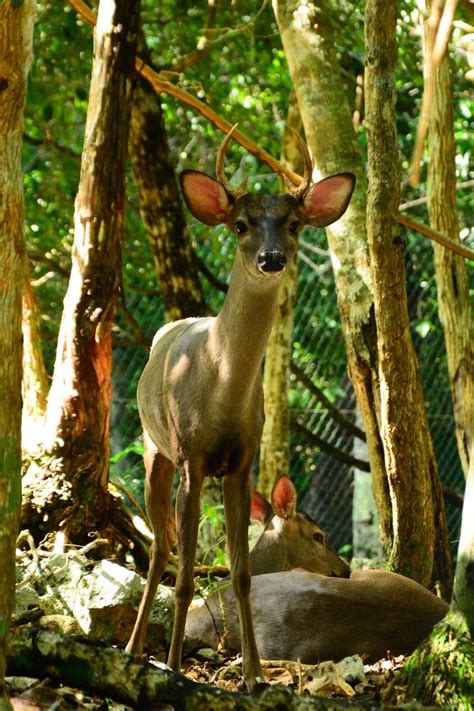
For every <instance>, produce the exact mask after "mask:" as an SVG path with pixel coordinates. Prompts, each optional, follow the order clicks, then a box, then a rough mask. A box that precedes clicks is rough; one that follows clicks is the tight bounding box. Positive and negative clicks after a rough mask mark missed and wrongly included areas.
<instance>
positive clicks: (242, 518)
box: [223, 466, 263, 691]
mask: <svg viewBox="0 0 474 711" xmlns="http://www.w3.org/2000/svg"><path fill="white" fill-rule="evenodd" d="M223 491H224V509H225V521H226V530H227V546H228V549H229V557H230V575H231V580H232V587H233V588H234V593H235V596H236V598H237V603H238V610H239V620H240V638H241V640H242V667H243V675H244V679H245V683H246V684H247V687H248V689H249V691H251V690H252V689H253V687H254V686H255V683H256V681H257V679H260V680H263V675H262V668H261V666H260V658H259V654H258V649H257V644H256V642H255V633H254V629H253V622H252V611H251V607H250V581H251V567H250V556H249V541H248V527H249V521H250V499H251V487H250V466H249V467H246V468H245V469H244V470H241V471H239V472H234V473H232V474H228V475H227V476H226V477H224V483H223Z"/></svg>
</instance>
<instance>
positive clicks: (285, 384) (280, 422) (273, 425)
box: [258, 92, 303, 498]
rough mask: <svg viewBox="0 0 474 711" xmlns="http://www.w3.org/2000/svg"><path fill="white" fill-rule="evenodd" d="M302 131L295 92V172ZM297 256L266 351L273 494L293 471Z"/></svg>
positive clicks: (291, 124) (266, 460)
mask: <svg viewBox="0 0 474 711" xmlns="http://www.w3.org/2000/svg"><path fill="white" fill-rule="evenodd" d="M289 129H293V131H296V132H297V133H299V134H301V133H302V132H303V124H302V122H301V117H300V114H299V110H298V105H297V103H296V97H295V95H294V92H292V95H291V97H290V103H289V108H288V116H287V120H286V130H285V135H284V137H283V145H282V162H283V163H286V164H288V165H289V167H290V168H291V169H292V170H294V171H295V172H296V173H302V172H303V167H302V162H303V161H302V156H301V151H300V149H299V146H298V142H297V140H296V138H295V136H294V134H293V133H292V132H291V131H290V130H289ZM297 274H298V270H297V262H296V258H295V260H294V262H293V263H292V264H291V265H290V267H289V268H288V270H287V271H286V273H285V275H284V278H283V282H282V285H281V287H280V292H279V295H278V308H277V312H276V315H275V320H274V322H273V327H272V331H271V334H270V338H269V340H268V346H267V350H266V354H265V369H264V373H263V392H264V402H265V425H264V428H263V435H262V440H261V444H260V465H259V474H258V488H259V489H260V491H261V492H262V493H263V494H264V495H265V496H267V497H268V498H269V497H270V494H271V491H272V489H273V486H274V484H275V482H276V480H277V479H278V478H279V477H280V476H282V475H286V476H289V474H290V438H291V429H290V415H289V407H288V388H289V381H290V362H291V352H292V336H293V306H294V302H295V296H296V279H297Z"/></svg>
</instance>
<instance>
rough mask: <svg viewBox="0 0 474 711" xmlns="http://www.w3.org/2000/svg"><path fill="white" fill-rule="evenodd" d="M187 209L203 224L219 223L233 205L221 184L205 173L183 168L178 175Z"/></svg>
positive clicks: (222, 221) (223, 220)
mask: <svg viewBox="0 0 474 711" xmlns="http://www.w3.org/2000/svg"><path fill="white" fill-rule="evenodd" d="M179 179H180V182H181V189H182V191H183V195H184V200H185V202H186V205H187V206H188V209H189V211H190V212H191V213H192V214H193V215H194V217H196V218H197V219H198V220H200V221H201V222H204V224H205V225H221V224H222V223H224V222H225V221H226V220H227V216H228V214H229V211H230V209H231V207H232V205H233V202H232V199H231V198H230V197H229V195H228V194H227V193H226V191H225V190H224V188H223V187H222V185H221V184H220V183H219V182H218V181H217V180H214V178H211V177H210V176H209V175H206V173H201V172H199V171H197V170H184V171H183V172H182V173H181V175H180V176H179Z"/></svg>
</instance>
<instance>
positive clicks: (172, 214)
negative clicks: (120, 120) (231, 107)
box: [130, 79, 207, 321]
mask: <svg viewBox="0 0 474 711" xmlns="http://www.w3.org/2000/svg"><path fill="white" fill-rule="evenodd" d="M130 153H131V157H132V165H133V174H134V178H135V183H136V186H137V190H138V197H139V201H140V213H141V215H142V218H143V223H144V225H145V229H146V233H147V237H148V242H149V245H150V250H151V254H152V257H153V262H154V265H155V270H156V275H157V279H158V284H159V288H160V292H161V298H162V300H163V305H164V308H165V313H166V317H167V320H169V321H173V320H175V319H180V318H187V317H188V316H204V315H205V314H206V311H207V309H206V304H205V301H204V296H203V293H202V290H201V285H200V283H199V277H198V269H197V263H196V260H195V257H194V253H193V250H192V248H191V245H190V241H189V237H188V235H187V234H186V224H185V220H184V214H183V208H182V206H181V201H180V197H179V191H178V186H177V183H176V175H175V170H174V166H173V165H172V163H171V161H170V156H169V150H168V144H167V139H166V131H165V125H164V120H163V112H162V110H161V106H160V97H159V95H158V94H157V93H156V92H155V91H153V89H151V87H150V86H149V84H148V83H147V82H145V81H144V80H141V79H140V80H139V81H138V85H137V87H136V91H135V96H134V101H133V111H132V121H131V130H130Z"/></svg>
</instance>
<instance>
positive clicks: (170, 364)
mask: <svg viewBox="0 0 474 711" xmlns="http://www.w3.org/2000/svg"><path fill="white" fill-rule="evenodd" d="M232 131H233V129H232V130H231V131H230V132H229V133H228V134H227V136H226V137H225V138H224V140H223V142H222V144H221V146H220V148H219V151H218V153H217V160H216V174H217V178H218V180H215V179H214V178H211V177H210V176H208V175H206V174H205V173H201V172H198V171H195V170H186V171H184V172H183V173H182V174H181V176H180V180H181V187H182V190H183V194H184V198H185V202H186V204H187V206H188V208H189V210H190V212H191V213H192V214H193V215H194V217H196V218H197V219H198V220H200V221H201V222H203V223H204V224H206V225H219V224H225V225H226V227H227V228H228V229H229V230H230V231H231V232H233V233H234V234H235V235H236V238H237V253H236V256H235V263H234V268H233V270H232V278H231V282H230V286H229V290H228V293H227V296H226V299H225V302H224V305H223V307H222V310H221V312H220V313H219V314H218V316H216V317H215V318H187V319H183V320H180V321H176V322H174V323H170V324H167V325H166V326H164V327H163V328H161V329H160V330H159V331H158V333H157V334H156V336H155V338H154V340H153V345H152V350H151V353H150V359H149V361H148V363H147V365H146V367H145V369H144V371H143V374H142V376H141V379H140V382H139V385H138V408H139V411H140V417H141V421H142V425H143V430H144V443H145V457H144V459H145V469H146V480H145V501H146V507H147V512H148V517H149V519H150V522H151V525H152V528H153V532H154V543H153V545H152V550H151V560H150V569H149V572H148V578H147V584H146V586H145V591H144V593H143V598H142V602H141V605H140V609H139V611H138V617H137V621H136V623H135V627H134V630H133V633H132V636H131V638H130V641H129V643H128V645H127V651H129V652H133V653H135V654H139V653H141V651H142V649H143V642H144V637H145V632H146V626H147V622H148V617H149V614H150V610H151V606H152V604H153V599H154V596H155V593H156V588H157V586H158V582H159V580H160V578H161V575H162V574H163V571H164V569H165V566H166V563H167V561H168V556H169V551H170V545H169V540H168V536H167V520H168V517H169V516H170V515H171V493H172V480H173V474H174V471H175V469H176V468H178V469H179V471H180V475H181V480H180V484H179V487H178V492H177V498H176V530H177V544H178V560H179V562H178V575H177V579H176V607H175V618H174V626H173V635H172V639H171V647H170V651H169V656H168V664H169V665H170V666H171V667H172V669H174V670H176V671H179V669H180V666H181V656H182V647H183V637H184V629H185V624H186V615H187V610H188V607H189V604H190V602H191V599H192V597H193V592H194V581H193V567H194V556H195V550H196V542H197V532H198V522H199V509H200V502H199V499H200V491H201V486H202V482H203V479H204V477H205V476H216V477H223V495H224V512H225V521H226V532H227V546H228V550H229V558H230V569H231V581H232V586H233V589H234V591H235V595H236V598H237V603H238V609H239V619H240V630H241V639H242V649H243V675H244V679H245V681H246V684H247V687H248V688H249V689H252V688H253V687H254V685H255V683H256V680H257V679H259V678H262V671H261V666H260V660H259V655H258V650H257V645H256V643H255V634H254V630H253V626H252V614H251V609H250V600H249V592H250V578H251V572H250V561H249V550H248V537H247V536H248V533H247V531H248V523H249V513H250V492H251V486H250V470H251V466H252V462H253V460H254V457H255V454H256V451H257V448H258V445H259V443H260V438H261V434H262V428H263V421H264V411H263V392H262V381H261V373H260V366H261V362H262V359H263V355H264V352H265V348H266V345H267V341H268V337H269V334H270V330H271V327H272V323H273V319H274V315H275V311H276V307H277V301H278V289H279V285H280V282H281V277H282V275H283V273H284V271H285V269H286V267H287V265H288V263H289V262H290V260H292V259H294V257H295V254H296V250H297V246H298V235H299V233H300V231H301V229H302V228H303V227H304V226H305V225H314V226H317V227H325V226H326V225H329V224H331V223H333V222H335V221H336V220H338V219H339V218H340V217H341V215H342V214H343V213H344V211H345V210H346V208H347V206H348V204H349V201H350V198H351V195H352V191H353V189H354V183H355V179H354V176H353V175H352V174H351V173H340V174H338V175H333V176H331V177H329V178H325V179H324V180H321V181H320V182H318V183H316V184H314V185H311V174H312V165H311V159H310V157H309V153H308V150H307V148H306V146H305V145H304V143H303V142H302V141H300V144H301V150H302V152H303V156H304V161H305V171H304V178H303V181H302V183H301V184H300V185H299V186H298V187H296V188H292V189H290V190H289V191H288V192H286V193H284V194H282V195H275V196H273V195H252V194H250V193H248V192H245V190H244V187H243V184H242V185H241V186H240V188H237V189H235V188H233V187H232V186H231V185H230V183H229V181H228V180H227V178H226V177H225V175H224V154H225V150H226V147H227V144H228V142H229V140H230V137H231V134H232Z"/></svg>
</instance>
